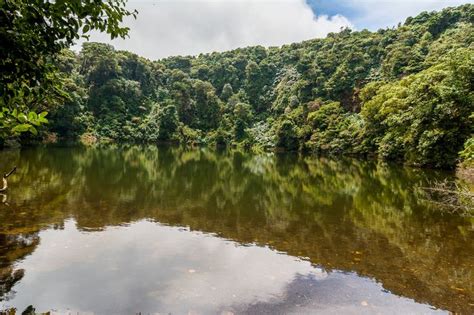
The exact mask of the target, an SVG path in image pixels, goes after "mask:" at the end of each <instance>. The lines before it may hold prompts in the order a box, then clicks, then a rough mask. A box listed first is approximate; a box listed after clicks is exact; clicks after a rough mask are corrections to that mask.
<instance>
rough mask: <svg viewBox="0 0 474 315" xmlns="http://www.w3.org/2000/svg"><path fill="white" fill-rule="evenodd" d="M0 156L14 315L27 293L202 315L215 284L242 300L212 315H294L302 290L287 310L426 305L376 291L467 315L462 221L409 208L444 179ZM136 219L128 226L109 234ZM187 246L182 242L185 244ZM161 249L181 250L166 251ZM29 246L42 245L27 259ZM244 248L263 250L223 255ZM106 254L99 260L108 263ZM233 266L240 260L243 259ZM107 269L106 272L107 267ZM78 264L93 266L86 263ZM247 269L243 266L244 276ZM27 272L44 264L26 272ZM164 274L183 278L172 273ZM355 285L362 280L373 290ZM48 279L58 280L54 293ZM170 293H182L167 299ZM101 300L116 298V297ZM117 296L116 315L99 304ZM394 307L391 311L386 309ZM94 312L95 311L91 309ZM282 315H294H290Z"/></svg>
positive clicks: (251, 163) (267, 162)
mask: <svg viewBox="0 0 474 315" xmlns="http://www.w3.org/2000/svg"><path fill="white" fill-rule="evenodd" d="M0 158H1V161H2V162H3V163H2V165H18V166H19V172H18V174H16V175H15V177H12V178H11V181H10V182H11V184H10V186H11V190H10V191H9V194H8V198H9V200H8V202H9V206H6V205H3V206H2V205H0V207H1V210H0V235H1V237H0V268H1V269H0V283H1V286H0V290H1V291H0V296H1V298H0V299H3V300H8V301H7V302H5V303H11V304H9V305H18V306H19V308H18V309H19V310H20V306H21V307H23V306H25V307H26V306H27V305H29V304H31V303H33V301H31V295H29V294H31V292H35V296H36V295H37V292H44V294H42V295H41V296H40V297H41V298H40V297H38V298H36V299H35V301H36V302H35V303H37V304H35V306H36V307H38V306H39V305H41V307H44V309H50V308H52V307H57V308H67V307H75V308H77V310H79V311H91V310H92V309H87V308H86V307H84V305H95V306H96V308H94V309H93V310H95V311H96V312H98V313H110V312H112V313H114V311H113V310H111V311H110V312H109V309H100V308H99V307H100V305H112V306H113V307H118V308H120V310H122V311H126V312H128V311H131V312H135V311H157V310H156V309H153V306H156V305H161V310H166V311H168V310H172V309H174V308H173V307H175V306H176V305H175V304H177V305H183V307H184V306H186V307H187V306H190V305H192V306H193V307H195V308H196V309H197V310H201V311H204V312H207V311H208V309H205V306H204V305H199V302H202V303H204V304H206V305H209V303H210V302H209V300H207V303H206V299H204V298H199V297H195V296H194V295H193V294H195V293H196V292H197V293H198V294H203V291H205V292H207V291H208V290H206V289H205V288H204V287H203V286H204V285H212V283H215V284H219V285H220V286H223V285H224V284H223V283H224V282H226V283H227V282H228V283H227V285H228V287H224V288H225V289H222V290H219V292H220V291H222V292H226V294H227V293H228V292H232V290H230V288H232V287H233V286H236V287H235V290H236V291H235V292H237V293H239V292H245V293H246V294H248V296H245V297H244V296H242V293H239V294H235V293H232V294H235V295H236V296H239V298H238V301H239V302H241V303H240V304H235V303H233V300H232V299H229V297H228V296H225V297H224V296H220V295H216V294H217V293H214V295H213V296H216V298H217V299H215V301H216V303H220V304H219V305H217V306H219V307H223V308H224V305H225V306H226V307H230V308H229V310H234V311H236V312H246V311H247V312H253V311H259V310H260V311H262V310H272V309H273V310H276V309H285V305H286V306H287V307H290V306H291V307H294V306H295V305H303V304H304V303H303V302H302V301H301V299H298V297H295V296H293V295H292V293H291V292H295V291H297V290H303V289H304V290H303V291H304V292H307V293H308V295H309V296H310V297H309V298H308V301H309V302H308V301H307V304H305V305H306V306H301V307H303V309H300V311H301V310H304V307H310V306H311V305H313V304H315V305H317V306H318V308H321V307H322V305H326V306H332V308H331V310H334V311H336V310H340V311H344V310H346V311H347V310H349V309H344V307H346V306H347V307H354V305H356V306H357V307H360V306H361V305H360V303H361V301H360V300H361V299H362V297H363V295H364V294H366V296H371V295H374V294H375V293H374V292H377V294H384V295H382V296H380V297H379V298H378V300H377V301H378V302H377V303H378V304H377V303H375V302H370V301H366V300H367V299H368V298H366V299H365V300H363V301H366V302H367V303H368V305H369V306H371V307H374V310H378V311H384V310H385V311H386V312H391V311H390V307H399V308H401V309H400V310H403V307H415V309H411V310H412V311H416V310H418V311H421V310H424V311H426V309H425V306H423V305H421V306H420V305H418V304H415V303H413V302H410V303H409V302H407V301H408V300H407V301H405V300H403V302H402V301H401V300H400V299H398V298H397V299H395V297H394V296H393V295H390V294H386V293H383V292H382V291H381V287H380V286H383V288H385V289H386V290H389V291H391V292H392V293H394V294H396V295H400V296H403V297H407V298H409V299H414V300H415V301H417V302H418V303H423V304H430V305H433V306H435V307H438V308H441V309H446V310H451V311H457V312H465V313H472V311H473V310H474V288H473V283H474V276H473V270H474V266H473V261H474V259H473V256H474V248H473V242H472V241H473V222H472V221H471V220H470V219H469V218H465V217H460V216H454V215H443V214H442V212H440V211H438V209H436V208H435V206H434V205H433V204H427V203H426V202H424V201H423V200H422V199H421V198H420V194H421V191H420V189H419V187H422V186H424V185H426V184H427V182H429V181H430V180H434V179H439V180H440V179H444V178H446V177H447V176H449V175H447V174H444V173H440V172H433V171H423V170H417V169H409V168H402V167H389V166H384V165H380V164H376V163H373V162H367V163H361V162H356V161H353V160H343V161H332V160H328V159H316V158H304V157H297V156H292V155H281V156H272V155H247V154H242V153H238V152H218V153H215V152H210V151H207V150H180V149H178V148H156V147H146V148H143V147H129V148H107V149H92V148H91V149H85V148H56V149H51V148H48V149H30V150H25V151H22V152H21V154H20V153H19V152H1V153H0ZM71 219H72V220H73V221H68V220H71ZM143 219H148V220H153V221H156V222H161V223H164V224H168V225H170V226H186V227H189V229H190V230H192V231H194V230H196V231H202V232H210V233H213V234H215V235H216V236H219V237H221V238H225V239H230V240H233V242H224V241H223V240H222V239H221V238H218V237H209V236H206V235H201V234H196V233H191V232H182V233H178V232H177V230H176V229H173V228H171V227H169V228H168V227H163V226H161V225H159V227H157V225H153V227H150V224H151V223H149V222H142V221H141V220H143ZM136 221H139V222H138V223H135V224H132V226H130V227H120V228H111V227H110V226H119V225H124V224H130V223H131V222H136ZM65 222H66V226H65ZM68 222H69V223H68ZM73 223H74V224H73ZM68 224H69V225H72V226H69V225H68ZM75 225H77V228H76V227H75ZM137 226H138V227H137ZM144 226H146V228H145V227H144ZM142 230H143V231H142ZM40 231H41V232H40ZM95 231H102V232H95ZM127 231H134V232H133V233H131V232H127ZM130 233H131V234H130ZM147 233H148V234H147ZM167 233H168V234H167ZM189 235H191V236H189ZM196 235H198V236H196ZM193 237H194V238H196V239H195V242H192V241H190V239H193ZM188 238H190V239H188ZM171 239H177V240H180V239H182V241H181V243H174V244H175V245H170V244H172V243H170V244H167V242H168V241H170V242H171ZM39 241H41V244H42V245H40V246H39V247H38V242H39ZM60 241H71V242H74V244H75V245H74V246H76V247H79V248H80V247H81V246H86V245H87V244H89V246H90V247H89V248H86V247H85V248H83V249H82V251H80V250H79V251H77V252H78V253H82V254H81V255H80V254H74V253H73V254H70V256H68V254H67V251H65V250H64V249H63V248H62V247H61V250H58V248H48V244H50V243H58V242H60ZM94 242H95V243H94ZM235 242H237V243H235ZM254 243H255V244H258V245H265V246H268V249H265V248H261V247H238V246H236V245H237V244H254ZM65 246H68V245H65ZM173 246H174V247H173ZM206 246H210V247H211V249H209V248H207V247H206ZM35 248H36V250H35ZM157 248H159V250H160V251H161V250H163V251H164V252H163V253H166V249H168V253H169V254H161V255H158V256H153V253H154V250H156V249H157ZM97 249H100V250H102V251H103V252H104V254H105V255H104V256H102V257H104V258H98V257H89V256H90V255H94V253H100V251H97ZM171 249H172V250H171ZM270 249H273V250H277V251H281V252H285V253H287V254H289V255H292V256H298V257H307V259H308V260H309V261H310V262H311V263H312V264H313V266H319V267H320V268H322V269H317V268H315V267H312V266H311V265H310V263H306V262H303V261H300V260H299V261H295V260H294V258H292V257H291V256H287V255H277V254H276V253H275V252H274V251H272V250H270ZM108 250H110V251H112V252H111V253H109V255H107V251H108ZM114 251H115V252H114ZM31 253H34V254H33V255H31V256H28V255H29V254H31ZM42 253H43V254H42ZM44 253H49V254H47V255H45V254H44ZM193 253H194V256H193V255H192V254H193ZM259 253H261V255H260V256H259ZM41 255H43V256H41ZM74 255H78V256H77V257H76V258H77V259H78V261H74V259H75V258H74V257H75V256H74ZM88 255H89V256H88ZM242 255H243V256H244V257H246V258H245V259H243V260H242V257H241V256H242ZM109 256H110V257H115V258H114V259H115V261H112V262H111V261H109V260H107V259H106V257H109ZM41 257H42V258H41ZM52 257H56V259H52ZM87 257H89V258H87ZM166 257H168V259H166ZM193 257H194V258H193ZM86 258H87V259H91V260H90V261H89V262H87V259H86ZM38 259H44V261H42V262H41V261H39V262H38V261H37V260H38ZM53 260H54V262H53ZM246 260H248V261H249V262H253V263H254V264H255V267H254V268H253V269H252V267H251V266H248V265H246V264H245V261H246ZM35 261H36V262H35ZM191 262H192V263H191ZM290 262H294V264H292V263H290ZM61 263H63V265H62V266H58V265H57V264H61ZM219 263H220V265H219ZM187 264H189V265H192V266H188V265H187ZM38 266H51V268H53V267H54V266H56V267H54V268H53V269H52V270H41V269H40V270H35V268H40V267H38ZM114 266H118V267H120V268H123V267H124V266H127V270H125V271H126V272H125V271H122V272H120V270H115V271H114V270H112V269H113V268H114ZM140 266H141V267H140ZM203 266H214V268H215V270H211V271H207V272H206V275H207V277H204V278H200V276H201V275H202V268H204V267H203ZM240 266H247V269H248V270H247V269H245V270H246V271H245V272H246V273H247V275H248V276H247V277H246V278H241V276H242V271H241V270H242V268H240ZM175 267H176V268H181V269H180V270H181V273H179V272H178V271H177V270H175V269H173V268H175ZM110 268H112V269H110ZM129 268H130V270H129ZM219 268H220V269H219ZM280 269H281V271H282V272H286V274H277V276H274V277H276V278H278V281H280V282H278V281H277V282H278V285H277V284H276V282H275V281H276V280H272V281H270V282H266V281H264V280H262V279H263V278H262V277H265V272H266V271H267V270H268V271H269V272H270V273H275V272H276V271H275V270H280ZM140 270H142V272H140ZM143 270H145V272H143ZM153 270H156V271H153ZM173 270H174V271H175V273H174V272H173ZM189 270H194V271H195V272H187V271H189ZM199 270H201V271H200V272H198V271H199ZM318 270H319V271H318ZM322 270H326V271H332V270H342V271H348V272H353V274H352V273H351V274H350V275H345V274H342V273H339V272H330V273H329V278H330V279H331V281H329V280H328V282H325V284H324V285H322V284H321V283H319V282H318V285H315V286H314V288H313V287H312V286H310V284H311V283H313V282H314V281H321V279H318V277H323V275H324V276H325V277H326V278H327V277H328V276H327V275H328V274H326V273H325V272H322ZM252 271H253V272H252ZM81 272H82V274H81ZM113 272H115V273H117V272H119V275H121V277H119V278H120V279H121V280H116V281H115V280H114V281H111V279H114V277H113V276H112V275H113ZM355 273H356V274H358V275H360V276H365V277H368V278H369V279H371V278H373V279H375V280H377V281H379V282H380V285H377V284H375V283H374V282H373V281H372V280H369V279H365V278H360V277H357V276H356V275H355ZM91 274H92V275H93V276H92V277H91V276H86V275H91ZM30 275H32V276H34V277H36V278H35V279H36V281H37V282H36V283H38V287H34V285H33V283H29V282H28V281H30V280H29V279H30V278H29V276H30ZM78 275H82V276H80V277H79V276H78ZM124 275H126V276H124ZM176 275H179V277H177V276H176ZM61 276H62V277H63V278H60V277H61ZM165 276H167V277H168V278H163V277H165ZM190 276H193V277H194V278H192V277H191V278H189V277H190ZM182 277H186V278H182ZM232 277H234V278H232ZM338 277H339V278H338ZM79 278H80V279H79ZM313 278H314V279H316V280H314V281H313ZM326 278H325V279H326ZM20 279H21V280H20ZM51 279H60V280H61V281H62V282H61V281H59V280H58V281H59V282H58V283H52V282H51V281H52V280H51ZM183 279H184V280H183ZM235 279H239V280H240V282H239V281H235ZM39 280H41V281H39ZM243 280H245V281H243ZM84 281H86V282H84ZM87 281H89V282H87ZM153 281H155V282H156V281H158V282H159V283H160V286H158V289H157V290H155V291H153V285H152V284H149V283H148V282H153ZM325 281H326V280H325ZM236 282H239V283H236ZM27 283H29V285H28V286H27V285H26V284H27ZM267 283H271V285H267ZM331 283H336V284H337V283H338V284H337V285H335V286H336V287H337V286H338V289H337V290H338V292H346V293H344V294H342V293H341V296H342V295H344V296H345V295H346V294H349V296H351V299H352V300H351V299H349V300H345V301H346V302H347V305H338V304H337V303H336V301H338V300H337V299H336V300H332V299H331V297H330V295H331V292H332V291H334V290H335V287H331ZM351 283H352V284H351ZM364 283H367V284H364ZM54 284H56V285H57V286H56V285H54ZM59 284H62V285H63V286H61V285H59ZM98 284H100V285H98ZM114 284H115V285H114ZM155 284H156V283H155ZM164 284H166V285H165V286H163V285H164ZM180 284H181V285H184V284H186V286H182V287H181V288H180V290H178V289H176V288H177V287H178V286H179V285H180ZM75 285H77V287H76V286H75ZM266 285H267V286H266ZM365 285H366V286H367V287H368V289H367V290H366V291H364V290H363V288H364V286H365ZM102 286H103V288H101V289H99V287H102ZM239 286H244V287H239ZM344 286H345V289H343V287H344ZM45 287H46V288H52V287H56V289H54V290H53V289H51V290H52V291H51V290H45ZM87 287H93V288H96V290H97V292H96V295H95V296H96V299H97V300H95V301H89V302H90V303H89V304H82V305H79V304H77V301H78V300H80V298H79V297H78V295H77V294H76V293H74V292H73V291H71V290H74V289H75V288H76V289H77V288H82V290H84V288H87ZM114 287H120V288H122V290H129V291H127V292H126V291H114ZM214 287H216V288H218V286H214ZM167 288H168V289H167ZM169 288H172V289H173V290H171V289H169ZM292 288H293V289H292ZM294 288H297V289H294ZM355 288H357V289H355ZM101 290H102V291H103V294H102V295H101V293H100V292H102V291H101ZM115 290H118V289H115ZM141 290H144V291H141ZM194 290H196V291H194ZM288 290H289V291H288ZM292 290H293V291H292ZM344 290H345V291H344ZM132 291H133V292H135V291H136V292H137V293H136V294H137V295H134V296H135V297H136V296H147V299H142V300H141V299H134V300H133V301H130V300H127V299H126V298H125V297H126V296H133V295H130V292H132ZM145 291H146V294H145ZM15 292H16V293H15ZM107 292H109V293H113V292H115V294H113V295H107V294H108V293H107ZM150 292H151V293H150ZM153 292H154V293H153ZM169 292H172V293H169ZM180 292H181V293H180ZM259 292H262V294H263V295H258V294H259ZM282 292H286V293H284V295H281V294H283V293H282ZM311 292H312V293H311ZM381 292H382V293H381ZM165 293H166V294H181V295H180V296H181V298H182V299H184V300H183V301H181V302H180V303H173V305H175V306H173V305H171V304H166V302H168V303H170V302H172V301H177V300H178V296H173V295H169V296H166V295H165ZM359 293H360V294H361V295H360V296H357V297H356V296H355V295H356V294H359ZM48 294H50V295H48ZM55 294H63V295H61V296H63V297H64V299H62V300H61V301H64V302H63V303H64V304H63V305H54V306H53V305H51V304H52V303H53V302H54V301H59V299H56V298H54V297H55V296H56V295H55ZM104 294H105V295H104ZM127 294H128V295H127ZM223 294H224V293H223ZM232 294H231V295H230V296H231V297H232ZM58 296H59V295H58ZM153 296H158V297H159V298H160V299H159V300H160V301H162V302H159V303H162V304H157V303H158V302H157V301H156V299H155V300H153V299H152V297H153ZM164 296H165V297H167V298H166V299H163V297H164ZM377 296H378V295H377ZM117 297H120V301H123V303H124V304H120V303H119V302H114V303H112V302H110V301H115V299H116V298H117ZM122 298H123V299H122ZM193 298H194V299H195V300H192V299H193ZM22 299H23V300H22ZM28 299H30V300H28ZM285 299H286V300H287V301H288V302H287V303H286V302H282V303H286V304H284V305H283V304H281V305H280V304H278V301H281V300H283V301H286V300H285ZM391 299H395V300H393V303H392V302H390V301H392V300H391ZM339 300H341V299H339ZM104 301H108V303H99V302H104ZM147 301H148V302H147ZM149 301H152V302H149ZM305 301H306V300H305ZM331 301H332V302H331ZM349 301H350V302H349ZM397 301H398V302H397ZM109 302H110V303H109ZM369 302H370V303H369ZM48 303H49V304H48ZM134 303H137V304H134ZM146 303H151V304H146ZM196 303H197V304H196ZM325 303H326V304H325ZM341 303H342V304H344V303H343V302H341ZM391 303H392V304H391ZM404 303H405V304H404ZM308 305H309V306H308ZM382 305H383V306H384V308H381V307H382ZM125 306H127V307H128V308H125ZM217 306H216V305H214V307H212V309H213V310H216V309H218V308H219V307H217ZM272 307H273V308H272ZM275 307H276V308H275ZM338 307H342V308H338ZM377 307H379V309H377ZM416 307H420V309H416ZM117 310H118V309H117ZM188 310H190V309H189V308H187V309H186V311H188ZM222 310H223V311H224V310H225V309H222ZM326 310H327V311H328V310H329V309H326ZM407 310H408V309H407ZM122 311H119V313H122ZM176 311H177V312H178V313H181V311H184V309H176ZM291 311H295V312H297V309H289V308H288V309H287V312H291Z"/></svg>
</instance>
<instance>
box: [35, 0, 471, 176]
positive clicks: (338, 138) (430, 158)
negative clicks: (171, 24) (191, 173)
mask: <svg viewBox="0 0 474 315" xmlns="http://www.w3.org/2000/svg"><path fill="white" fill-rule="evenodd" d="M473 23H474V5H470V4H467V5H463V6H460V7H457V8H448V9H445V10H443V11H441V12H432V13H422V14H420V15H418V16H417V17H413V18H408V19H407V20H406V21H405V23H404V24H401V25H399V26H398V27H397V28H393V29H384V30H379V31H377V32H370V31H367V30H363V31H357V32H355V31H351V30H349V29H346V30H343V31H341V32H340V33H337V34H329V35H328V36H327V38H324V39H314V40H309V41H305V42H302V43H296V44H291V45H286V46H283V47H270V48H264V47H260V46H257V47H248V48H241V49H236V50H232V51H228V52H222V53H211V54H202V55H199V56H195V57H181V56H180V57H170V58H166V59H162V60H158V61H150V60H147V59H144V58H141V57H140V56H137V55H135V54H132V53H130V52H126V51H117V50H115V49H114V48H113V47H112V46H110V45H106V44H99V43H85V44H84V45H83V48H82V50H81V52H80V53H79V54H75V53H74V52H72V51H70V50H65V51H63V52H62V54H61V55H60V57H59V59H58V61H57V65H58V67H59V69H60V71H61V78H62V80H63V84H64V90H65V91H66V93H67V95H68V97H67V100H66V101H65V102H63V103H61V104H59V105H55V106H54V107H52V106H51V105H48V106H45V108H44V109H46V110H48V111H49V112H50V113H49V116H48V117H49V120H50V123H49V125H48V127H46V129H47V132H43V136H45V137H46V136H49V137H53V138H54V136H52V135H54V134H55V135H56V136H57V137H58V138H60V139H61V138H62V139H77V140H79V139H82V141H86V142H95V141H99V142H109V141H116V142H125V141H127V142H128V141H133V142H170V141H171V142H179V143H186V144H207V145H218V146H219V145H227V146H238V147H243V148H261V149H279V148H281V149H285V150H305V151H309V152H314V153H329V154H355V155H376V156H378V157H380V158H383V159H391V160H399V161H403V162H406V163H408V164H412V165H419V166H430V167H453V166H455V165H456V163H457V162H458V161H459V160H460V159H464V160H465V161H467V162H466V163H469V161H470V162H471V163H472V162H473V159H474V140H473V136H472V135H473V132H474V114H473V113H474V92H473V81H474V79H473V78H474V77H473V72H474V50H473V48H474V44H473V42H474V24H473ZM460 152H461V153H460Z"/></svg>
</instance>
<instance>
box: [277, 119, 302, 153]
mask: <svg viewBox="0 0 474 315" xmlns="http://www.w3.org/2000/svg"><path fill="white" fill-rule="evenodd" d="M276 135H277V147H280V148H285V149H287V150H290V151H294V150H297V149H298V146H299V143H298V131H297V129H296V125H295V124H294V122H293V121H291V120H289V119H284V120H283V121H282V122H281V123H280V124H279V125H278V126H277V131H276Z"/></svg>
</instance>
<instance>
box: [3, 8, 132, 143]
mask: <svg viewBox="0 0 474 315" xmlns="http://www.w3.org/2000/svg"><path fill="white" fill-rule="evenodd" d="M129 15H133V16H135V15H136V12H129V11H127V10H126V9H125V0H118V1H106V2H94V1H92V2H91V1H43V0H28V1H24V0H16V1H1V2H0V21H1V23H0V42H1V43H2V44H1V46H0V95H1V97H0V108H3V110H2V113H3V115H4V117H2V118H6V117H7V118H8V119H7V120H8V121H4V122H2V123H1V126H2V127H1V128H2V131H1V133H0V137H1V139H5V138H6V137H9V136H12V135H17V134H19V133H22V132H26V131H30V132H32V133H36V128H35V127H34V126H36V127H37V126H39V125H40V124H42V123H44V122H43V121H42V120H40V119H29V118H28V121H27V122H24V121H23V120H24V118H18V117H24V116H26V117H30V116H31V115H33V114H32V113H34V112H35V111H37V110H42V109H46V108H52V107H53V105H54V104H55V102H58V101H62V100H64V98H65V95H64V94H63V93H62V90H61V80H60V79H59V78H58V76H57V73H56V66H55V64H54V62H53V61H56V60H57V56H58V54H59V53H60V51H61V50H62V49H64V48H66V47H69V46H70V45H72V44H73V42H74V40H76V39H79V38H80V37H81V36H82V37H87V36H88V35H87V33H89V32H90V31H92V30H98V31H102V32H106V33H108V34H110V35H111V37H112V38H115V37H122V38H123V37H125V36H126V35H127V32H128V28H126V27H120V23H121V22H122V19H123V17H125V16H129ZM23 115H24V116H23ZM37 116H39V115H37ZM31 117H33V116H31ZM33 118H34V117H33ZM43 118H44V117H43ZM2 120H4V119H2ZM45 121H46V120H45Z"/></svg>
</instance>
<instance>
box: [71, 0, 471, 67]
mask: <svg viewBox="0 0 474 315" xmlns="http://www.w3.org/2000/svg"><path fill="white" fill-rule="evenodd" d="M465 3H474V0H470V1H468V0H463V1H462V0H129V1H128V3H127V7H128V9H130V10H134V9H136V10H138V12H139V13H138V16H137V19H133V18H131V17H130V18H127V19H125V20H124V25H126V26H128V27H129V28H130V32H129V37H128V38H127V39H124V40H123V39H115V40H113V41H112V40H110V38H109V36H108V35H106V34H101V33H98V32H94V33H92V34H91V37H90V41H97V42H105V43H109V44H112V45H114V46H115V48H116V49H120V50H128V51H131V52H134V53H136V54H138V55H141V56H143V57H146V58H149V59H152V60H156V59H160V58H164V57H168V56H174V55H197V54H200V53H209V52H213V51H225V50H230V49H234V48H238V47H246V46H253V45H262V46H265V47H268V46H281V45H283V44H290V43H293V42H299V41H302V40H307V39H312V38H321V37H325V36H326V35H327V34H328V33H330V32H337V31H339V30H341V28H346V27H349V28H352V29H354V30H361V29H364V28H367V29H369V30H377V29H379V28H386V27H392V26H395V25H397V24H398V23H399V22H403V21H404V20H405V19H406V18H407V17H408V16H414V15H416V14H418V13H420V12H422V11H433V10H440V9H442V8H445V7H449V6H457V5H461V4H465ZM82 42H83V40H81V41H80V42H78V43H77V44H76V45H75V46H74V47H73V49H75V50H80V46H81V44H82Z"/></svg>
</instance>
